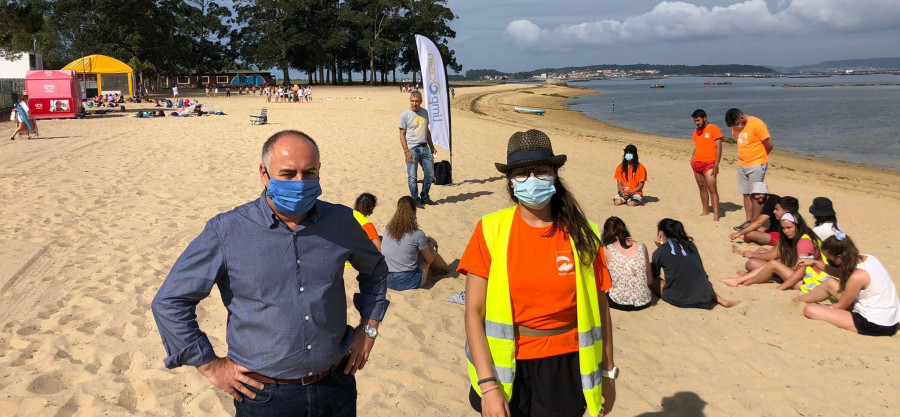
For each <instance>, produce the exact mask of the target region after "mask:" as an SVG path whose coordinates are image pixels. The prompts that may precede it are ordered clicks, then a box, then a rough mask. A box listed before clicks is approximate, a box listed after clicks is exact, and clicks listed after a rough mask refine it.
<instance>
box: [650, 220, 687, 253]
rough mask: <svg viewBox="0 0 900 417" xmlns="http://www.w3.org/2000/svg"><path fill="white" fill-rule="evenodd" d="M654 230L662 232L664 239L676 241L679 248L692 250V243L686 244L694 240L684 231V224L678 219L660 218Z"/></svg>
mask: <svg viewBox="0 0 900 417" xmlns="http://www.w3.org/2000/svg"><path fill="white" fill-rule="evenodd" d="M656 230H658V231H660V232H662V234H663V235H665V236H666V239H669V240H674V241H675V242H677V243H678V246H681V249H683V250H686V251H688V252H693V251H694V250H693V249H692V247H693V246H694V245H688V243H689V242H693V241H694V238H692V237H690V236H688V234H687V232H685V231H684V225H683V224H681V222H680V221H678V220H674V219H669V218H665V219H662V220H660V221H659V223H658V224H657V225H656Z"/></svg>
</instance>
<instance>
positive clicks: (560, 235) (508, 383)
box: [458, 130, 619, 417]
mask: <svg viewBox="0 0 900 417" xmlns="http://www.w3.org/2000/svg"><path fill="white" fill-rule="evenodd" d="M565 162H566V156H565V155H554V154H553V148H552V146H551V143H550V138H549V137H547V135H546V134H544V133H543V132H541V131H538V130H529V131H527V132H516V133H515V134H513V135H512V137H510V138H509V144H508V146H507V156H506V164H499V163H498V164H496V166H497V169H498V170H499V171H500V172H502V173H504V174H505V175H506V178H507V180H506V186H507V191H508V192H509V195H510V198H511V199H512V201H513V202H514V203H516V204H515V205H514V206H512V207H508V208H506V209H503V210H500V211H497V212H494V213H491V214H488V215H486V216H484V217H483V218H482V219H481V221H480V222H478V225H477V226H476V227H475V232H474V234H473V235H472V238H471V240H470V241H469V245H468V247H467V248H466V252H465V253H464V254H463V257H462V259H461V260H460V264H459V268H458V271H459V272H460V273H461V274H464V275H466V277H467V278H466V313H465V323H466V338H467V342H466V356H467V358H468V360H469V364H468V367H469V377H470V380H471V383H472V388H471V390H470V394H469V401H470V403H471V405H472V408H473V409H475V410H476V411H478V412H480V413H481V414H482V415H483V416H503V417H506V416H542V415H555V416H582V415H584V411H585V408H587V410H588V411H589V412H590V413H591V414H592V415H598V414H601V412H602V413H603V414H606V413H608V412H609V411H610V410H611V409H612V407H613V403H614V401H615V397H616V391H615V383H614V382H615V378H616V377H617V376H618V372H619V370H618V368H616V367H615V365H614V362H613V343H612V323H611V321H610V314H609V306H608V304H607V300H606V296H605V295H604V296H599V294H598V293H599V292H600V291H605V290H608V289H609V287H610V286H611V281H610V278H609V272H608V271H607V270H606V261H605V259H604V257H603V251H602V247H601V246H600V237H599V236H600V233H599V231H598V230H597V225H596V224H594V223H592V222H590V221H588V220H587V218H585V216H584V213H583V212H582V211H581V208H580V207H579V206H578V202H577V201H576V200H575V197H574V196H573V195H572V194H571V193H570V192H569V191H568V190H567V189H566V187H565V186H564V185H563V182H562V181H561V180H560V178H559V167H561V166H562V165H563V164H564V163H565Z"/></svg>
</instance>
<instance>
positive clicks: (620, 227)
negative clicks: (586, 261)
mask: <svg viewBox="0 0 900 417" xmlns="http://www.w3.org/2000/svg"><path fill="white" fill-rule="evenodd" d="M600 244H601V245H603V255H604V257H605V258H606V266H607V268H608V269H609V276H610V278H612V288H610V289H609V292H607V293H606V297H607V299H608V300H609V307H610V308H614V309H616V310H622V311H637V310H643V309H645V308H647V307H649V306H650V302H651V301H653V296H652V295H651V293H650V285H651V284H652V283H653V278H652V277H651V276H650V268H649V263H650V262H649V256H648V255H647V248H646V247H645V246H644V244H643V243H641V242H638V241H635V240H632V239H631V233H629V232H628V228H627V227H626V226H625V222H623V221H622V219H620V218H618V217H615V216H613V217H610V218H608V219H606V222H604V223H603V233H601V237H600Z"/></svg>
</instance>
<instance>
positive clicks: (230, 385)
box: [152, 130, 388, 416]
mask: <svg viewBox="0 0 900 417" xmlns="http://www.w3.org/2000/svg"><path fill="white" fill-rule="evenodd" d="M319 168H320V163H319V148H318V146H317V145H316V143H315V141H313V140H312V138H310V137H309V136H308V135H306V134H305V133H302V132H299V131H296V130H285V131H282V132H278V133H276V134H274V135H272V137H270V138H269V139H268V140H267V141H266V143H265V144H264V145H263V151H262V163H261V164H260V165H259V176H260V181H261V182H262V185H263V186H264V187H265V189H264V190H263V192H262V193H261V195H260V196H259V199H257V200H255V201H252V202H250V203H247V204H244V205H242V206H240V207H237V208H235V209H234V210H231V211H229V212H227V213H223V214H219V215H218V216H216V217H213V218H212V219H211V220H210V221H209V222H207V224H206V228H205V229H204V230H203V232H202V233H201V234H200V236H198V237H197V238H196V239H194V241H193V242H191V244H190V245H189V246H188V247H187V249H185V251H184V253H182V254H181V256H180V257H179V258H178V260H177V261H175V265H173V266H172V270H171V271H170V272H169V275H168V276H167V277H166V280H165V282H163V284H162V286H161V287H160V289H159V292H158V293H157V294H156V297H155V298H154V299H153V303H152V308H153V315H154V318H155V319H156V324H157V327H158V328H159V332H160V335H161V336H162V339H163V345H164V346H165V348H166V358H165V364H166V367H167V368H176V367H179V366H182V365H190V366H196V367H197V369H198V370H199V371H200V372H201V373H202V374H203V376H205V377H206V378H207V379H209V381H210V383H212V384H213V385H215V386H217V387H219V388H220V389H222V390H223V391H225V392H227V393H228V394H229V395H231V396H232V397H234V407H235V413H236V415H238V416H294V415H297V414H298V413H299V414H304V415H310V416H355V415H356V393H357V392H356V378H355V376H354V375H355V374H356V371H358V370H360V369H363V367H364V366H365V365H366V362H367V360H368V357H369V352H370V351H371V350H372V346H373V345H374V343H375V337H376V336H377V335H378V330H377V328H378V324H379V322H380V321H381V320H382V319H383V318H384V315H385V311H386V310H387V306H388V301H387V299H386V298H385V296H386V293H387V272H388V270H387V266H386V264H385V261H384V257H383V256H381V253H379V252H378V250H377V249H375V245H374V244H372V241H371V240H369V238H368V237H367V236H366V233H365V232H364V231H363V229H362V228H361V227H360V226H359V223H358V222H357V221H356V220H355V219H354V217H353V211H352V210H351V209H350V208H349V207H346V206H341V205H337V204H331V203H327V202H324V201H321V200H318V197H319V196H320V195H321V194H322V189H321V187H320V185H319ZM348 260H349V261H350V264H351V265H352V266H353V268H354V269H356V270H357V271H359V275H358V276H357V281H358V282H359V293H357V294H354V296H353V304H354V306H355V307H356V309H357V310H358V311H359V314H360V317H362V319H361V321H360V323H359V325H357V326H356V327H352V326H349V325H347V306H346V294H345V291H344V279H343V272H344V262H345V261H348ZM214 285H215V286H218V288H219V292H220V293H221V294H222V300H223V302H224V304H225V307H226V308H227V309H228V322H227V326H226V341H227V344H228V354H227V357H218V356H217V355H216V352H215V351H214V350H213V346H212V344H211V343H210V341H209V338H208V337H207V336H206V335H205V334H204V333H203V332H202V331H201V330H200V329H199V326H198V323H197V315H196V314H195V311H196V306H197V304H198V303H199V302H200V301H201V300H202V299H204V298H206V297H207V296H208V295H209V294H210V291H211V290H212V287H213V286H214Z"/></svg>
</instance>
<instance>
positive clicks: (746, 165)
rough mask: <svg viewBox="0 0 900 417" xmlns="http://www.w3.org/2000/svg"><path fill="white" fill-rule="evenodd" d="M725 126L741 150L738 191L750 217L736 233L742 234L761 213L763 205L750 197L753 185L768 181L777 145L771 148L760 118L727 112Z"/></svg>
mask: <svg viewBox="0 0 900 417" xmlns="http://www.w3.org/2000/svg"><path fill="white" fill-rule="evenodd" d="M725 124H726V125H727V126H728V127H730V128H731V134H732V135H734V139H735V141H737V148H738V159H739V161H738V164H739V166H738V175H737V176H738V191H739V192H740V193H741V194H743V195H744V212H745V213H746V217H747V221H746V222H744V223H743V224H741V225H740V226H736V227H735V230H740V229H742V228H743V227H744V226H746V225H747V224H749V223H750V222H751V221H753V219H755V218H756V217H757V216H759V213H760V212H761V211H762V205H761V204H759V203H757V202H756V200H754V199H753V197H751V195H750V194H751V192H750V191H751V188H752V185H753V183H756V182H764V181H765V179H766V168H767V167H768V165H769V153H770V152H772V148H774V147H775V145H773V144H772V139H771V138H770V137H769V128H767V127H766V124H765V123H763V121H762V120H760V119H759V118H758V117H753V116H749V115H746V114H744V112H742V111H741V110H740V109H728V111H727V112H725Z"/></svg>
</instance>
